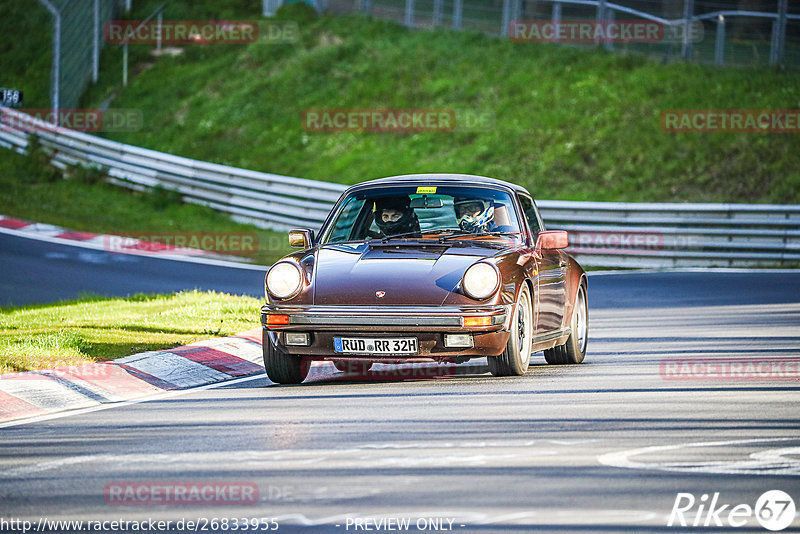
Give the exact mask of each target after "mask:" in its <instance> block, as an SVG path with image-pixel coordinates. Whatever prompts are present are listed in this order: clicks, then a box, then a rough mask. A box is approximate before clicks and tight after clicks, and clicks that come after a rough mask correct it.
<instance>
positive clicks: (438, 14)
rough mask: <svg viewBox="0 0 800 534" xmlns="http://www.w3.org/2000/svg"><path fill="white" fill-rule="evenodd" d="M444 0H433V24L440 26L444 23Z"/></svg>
mask: <svg viewBox="0 0 800 534" xmlns="http://www.w3.org/2000/svg"><path fill="white" fill-rule="evenodd" d="M443 2H444V0H433V26H434V28H435V27H436V26H439V25H440V24H441V23H442V4H443Z"/></svg>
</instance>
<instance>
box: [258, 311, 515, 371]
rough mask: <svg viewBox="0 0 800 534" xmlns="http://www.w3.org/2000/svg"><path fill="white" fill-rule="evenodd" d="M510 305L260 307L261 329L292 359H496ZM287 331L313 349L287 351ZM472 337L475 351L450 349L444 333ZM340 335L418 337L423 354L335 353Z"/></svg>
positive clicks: (503, 340)
mask: <svg viewBox="0 0 800 534" xmlns="http://www.w3.org/2000/svg"><path fill="white" fill-rule="evenodd" d="M270 315H282V316H288V324H283V325H277V324H268V321H267V318H268V316H270ZM464 317H489V318H490V319H489V324H488V325H486V326H476V327H465V326H462V319H463V318H464ZM510 320H511V306H508V305H497V306H463V307H455V306H452V307H442V306H437V307H423V306H415V307H408V306H386V307H375V306H369V307H367V306H286V305H272V304H267V305H265V306H263V307H262V308H261V324H262V327H263V328H264V329H265V331H266V332H267V333H268V334H269V337H270V339H272V341H273V342H274V343H276V344H277V345H279V346H280V347H281V349H282V350H283V351H285V352H288V353H289V354H296V355H302V356H311V357H315V358H318V359H369V360H372V361H390V360H391V361H399V360H402V361H413V360H416V359H431V358H433V359H440V358H441V359H444V358H448V357H463V356H476V357H477V356H497V355H499V354H500V353H502V352H503V350H504V349H505V346H506V343H507V341H508V325H509V323H510ZM285 332H307V333H308V334H309V337H310V344H309V345H307V346H287V345H286V343H285V335H284V334H285ZM458 333H469V334H471V335H472V339H473V346H472V347H471V348H453V347H446V346H445V344H444V335H445V334H458ZM337 336H353V337H359V336H364V337H366V336H369V337H416V338H417V339H418V341H419V353H418V354H416V355H413V356H409V355H398V356H386V355H381V356H366V355H364V356H358V355H345V354H337V353H336V352H335V351H334V348H333V338H334V337H337Z"/></svg>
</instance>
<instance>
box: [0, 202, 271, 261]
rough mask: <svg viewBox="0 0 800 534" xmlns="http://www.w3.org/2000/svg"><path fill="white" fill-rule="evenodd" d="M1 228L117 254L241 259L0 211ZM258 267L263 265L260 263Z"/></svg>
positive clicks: (186, 258) (34, 237)
mask: <svg viewBox="0 0 800 534" xmlns="http://www.w3.org/2000/svg"><path fill="white" fill-rule="evenodd" d="M0 231H2V232H3V233H10V234H14V235H20V236H23V237H29V238H33V239H40V240H45V241H51V242H63V243H67V244H71V245H80V246H83V247H86V248H93V249H97V250H105V251H107V252H112V253H120V254H138V255H145V256H155V257H163V258H169V259H181V260H191V259H194V258H197V259H203V258H207V259H211V260H214V259H218V260H227V259H234V260H239V261H242V259H241V258H238V257H231V256H227V255H223V254H217V253H214V252H208V251H205V250H199V249H193V248H183V247H180V248H179V247H173V246H170V245H165V244H162V243H156V242H150V241H141V240H139V239H134V238H132V237H126V236H118V235H111V234H92V233H89V232H78V231H76V230H69V229H66V228H62V227H60V226H54V225H52V224H44V223H35V222H30V221H24V220H22V219H15V218H13V217H7V216H5V215H0ZM258 268H259V269H263V267H261V266H259V267H258Z"/></svg>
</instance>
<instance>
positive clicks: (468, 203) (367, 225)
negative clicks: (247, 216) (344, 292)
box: [321, 186, 520, 244]
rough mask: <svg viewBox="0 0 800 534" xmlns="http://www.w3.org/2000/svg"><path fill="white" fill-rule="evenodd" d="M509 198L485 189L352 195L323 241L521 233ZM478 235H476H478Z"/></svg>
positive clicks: (425, 189)
mask: <svg viewBox="0 0 800 534" xmlns="http://www.w3.org/2000/svg"><path fill="white" fill-rule="evenodd" d="M519 233H520V228H519V222H518V219H517V215H516V211H515V209H514V202H513V199H512V197H511V195H510V194H508V193H507V192H505V191H500V190H496V189H491V188H486V187H462V186H444V187H442V186H435V187H434V186H430V187H427V186H426V187H417V186H408V187H387V188H380V189H367V190H363V191H355V192H353V193H352V194H350V195H348V196H347V197H346V198H345V199H344V200H343V201H342V202H341V204H340V205H339V207H338V209H337V210H336V212H335V213H334V216H333V218H332V220H331V222H330V223H329V224H328V226H327V228H326V229H325V230H324V231H323V234H322V239H321V243H322V244H329V243H343V242H349V241H368V240H373V239H377V240H382V241H388V240H392V239H403V238H410V239H414V238H417V239H420V238H425V239H438V240H442V241H443V240H445V239H456V238H457V237H467V236H469V237H470V238H471V239H476V238H479V239H480V238H489V236H498V235H502V236H514V235H519ZM476 236H477V237H476Z"/></svg>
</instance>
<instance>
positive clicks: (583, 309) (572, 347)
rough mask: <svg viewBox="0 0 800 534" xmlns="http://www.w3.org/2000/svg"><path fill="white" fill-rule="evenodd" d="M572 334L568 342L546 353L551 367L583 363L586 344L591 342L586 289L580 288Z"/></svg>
mask: <svg viewBox="0 0 800 534" xmlns="http://www.w3.org/2000/svg"><path fill="white" fill-rule="evenodd" d="M570 329H571V332H570V334H569V338H568V339H567V342H566V343H564V344H563V345H561V346H559V347H553V348H552V349H547V350H546V351H544V359H545V360H546V361H547V363H549V364H551V365H561V364H569V363H581V362H582V361H583V358H584V356H586V342H587V341H588V340H589V310H588V308H587V305H586V289H585V288H584V286H583V284H581V285H580V286H578V294H577V295H576V296H575V308H574V309H573V310H572V320H571V321H570Z"/></svg>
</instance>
